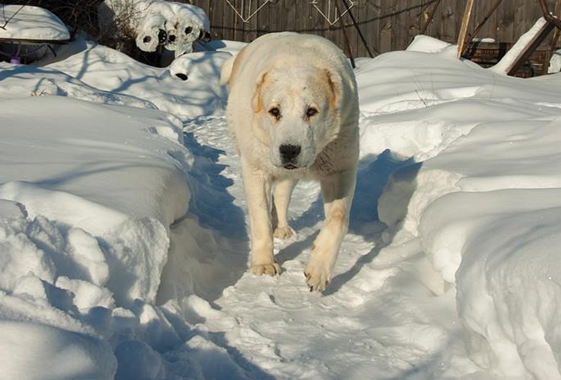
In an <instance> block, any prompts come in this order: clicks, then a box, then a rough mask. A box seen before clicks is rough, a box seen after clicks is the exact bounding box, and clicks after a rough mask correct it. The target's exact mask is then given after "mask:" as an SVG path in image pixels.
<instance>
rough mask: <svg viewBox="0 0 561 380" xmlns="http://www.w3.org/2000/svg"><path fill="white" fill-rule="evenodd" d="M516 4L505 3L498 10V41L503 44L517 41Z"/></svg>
mask: <svg viewBox="0 0 561 380" xmlns="http://www.w3.org/2000/svg"><path fill="white" fill-rule="evenodd" d="M514 11H515V8H514V3H513V2H512V1H505V2H504V3H503V4H501V5H500V6H499V7H498V9H497V20H499V22H498V26H497V40H498V41H501V42H503V41H504V42H510V41H513V42H514V41H516V39H515V37H514Z"/></svg>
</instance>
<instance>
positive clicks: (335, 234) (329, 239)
mask: <svg viewBox="0 0 561 380" xmlns="http://www.w3.org/2000/svg"><path fill="white" fill-rule="evenodd" d="M355 182H356V170H354V169H353V170H348V171H344V172H341V173H338V174H336V175H333V176H331V177H329V178H327V179H324V180H322V181H321V195H322V198H323V203H324V210H325V222H324V224H323V227H322V228H321V231H320V233H319V235H318V237H317V238H316V240H315V241H314V244H313V245H312V256H311V258H310V260H309V261H308V265H307V266H306V269H305V271H304V274H305V275H306V279H307V283H308V286H309V287H310V290H317V291H320V292H321V291H323V290H325V287H326V286H327V284H329V281H330V280H331V272H332V271H333V267H334V266H335V260H336V259H337V255H338V253H339V248H340V247H341V242H342V241H343V238H344V237H345V234H346V233H347V230H348V227H349V212H350V209H351V202H352V200H353V194H354V190H355Z"/></svg>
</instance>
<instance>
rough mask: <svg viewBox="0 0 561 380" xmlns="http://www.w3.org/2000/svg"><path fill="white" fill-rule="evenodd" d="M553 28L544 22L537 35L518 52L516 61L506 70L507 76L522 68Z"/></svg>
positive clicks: (550, 24) (549, 23)
mask: <svg viewBox="0 0 561 380" xmlns="http://www.w3.org/2000/svg"><path fill="white" fill-rule="evenodd" d="M554 27H555V26H554V25H553V24H552V23H551V22H545V23H544V24H543V26H542V27H541V29H540V30H539V32H538V33H536V34H535V35H534V38H532V40H531V41H529V43H528V44H527V45H526V47H525V48H524V49H523V50H522V51H521V52H520V54H519V55H518V57H517V58H516V60H515V61H514V62H513V63H512V65H511V66H510V67H509V68H508V69H507V70H506V73H507V74H508V75H514V74H516V72H517V71H518V70H519V69H520V68H521V67H522V65H523V64H524V62H526V60H528V58H530V55H532V53H533V52H534V50H536V48H537V47H538V46H540V44H541V43H542V42H543V40H545V38H546V37H547V35H548V34H549V33H550V32H551V30H552V29H553V28H554Z"/></svg>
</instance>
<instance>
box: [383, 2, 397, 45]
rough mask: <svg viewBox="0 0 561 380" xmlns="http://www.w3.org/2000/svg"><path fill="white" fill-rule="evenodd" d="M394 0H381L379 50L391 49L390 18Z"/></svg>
mask: <svg viewBox="0 0 561 380" xmlns="http://www.w3.org/2000/svg"><path fill="white" fill-rule="evenodd" d="M394 1H395V0H382V1H381V8H382V14H381V17H380V51H381V52H384V53H385V52H387V51H391V40H392V20H391V16H390V14H391V12H392V11H393V3H394Z"/></svg>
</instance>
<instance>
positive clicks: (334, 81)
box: [322, 67, 343, 108]
mask: <svg viewBox="0 0 561 380" xmlns="http://www.w3.org/2000/svg"><path fill="white" fill-rule="evenodd" d="M322 77H323V80H324V81H325V82H326V84H327V88H328V89H329V106H330V107H331V108H338V107H339V105H340V103H341V99H342V97H343V94H342V91H343V85H342V80H341V76H340V75H339V74H338V73H336V72H335V71H333V70H331V69H328V68H325V67H324V68H323V69H322Z"/></svg>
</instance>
